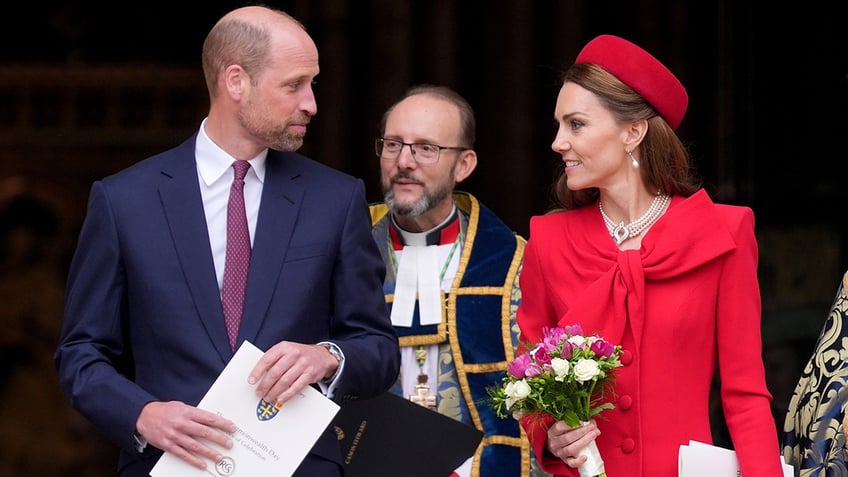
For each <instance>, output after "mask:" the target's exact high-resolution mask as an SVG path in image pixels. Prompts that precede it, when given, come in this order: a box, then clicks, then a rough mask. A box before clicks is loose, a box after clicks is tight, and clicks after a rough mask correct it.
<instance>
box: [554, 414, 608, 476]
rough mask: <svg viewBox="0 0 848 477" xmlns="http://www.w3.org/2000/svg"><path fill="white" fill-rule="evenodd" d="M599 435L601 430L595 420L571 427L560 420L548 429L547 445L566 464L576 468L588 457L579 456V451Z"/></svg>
mask: <svg viewBox="0 0 848 477" xmlns="http://www.w3.org/2000/svg"><path fill="white" fill-rule="evenodd" d="M599 435H601V431H600V430H599V429H598V426H597V425H596V424H595V421H589V422H588V423H586V424H584V425H582V426H580V427H570V426H569V425H568V424H566V423H565V422H563V421H558V422H555V423H554V425H552V426H551V427H550V428H549V429H548V440H547V443H546V444H545V445H546V447H547V449H548V452H550V453H551V454H553V455H555V456H557V457H558V458H560V459H562V461H563V462H565V465H567V466H569V467H571V468H575V469H576V468H577V467H580V466H581V465H583V463H584V462H586V459H587V457H586V456H585V455H581V456H578V455H577V453H578V452H580V450H581V449H583V448H584V447H586V446H588V445H589V443H591V442H592V441H593V440H594V439H595V438H596V437H598V436H599Z"/></svg>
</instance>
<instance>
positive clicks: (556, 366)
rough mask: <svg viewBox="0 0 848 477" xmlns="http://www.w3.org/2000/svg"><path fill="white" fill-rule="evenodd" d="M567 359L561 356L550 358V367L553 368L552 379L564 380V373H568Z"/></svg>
mask: <svg viewBox="0 0 848 477" xmlns="http://www.w3.org/2000/svg"><path fill="white" fill-rule="evenodd" d="M568 368H569V364H568V360H567V359H562V358H553V359H552V360H551V369H553V370H554V380H556V381H560V382H562V381H565V377H566V375H568Z"/></svg>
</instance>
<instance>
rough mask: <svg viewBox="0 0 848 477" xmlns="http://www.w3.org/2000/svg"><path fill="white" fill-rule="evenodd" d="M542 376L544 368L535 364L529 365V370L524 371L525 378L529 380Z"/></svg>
mask: <svg viewBox="0 0 848 477" xmlns="http://www.w3.org/2000/svg"><path fill="white" fill-rule="evenodd" d="M540 374H542V367H541V366H539V365H538V364H536V363H533V362H531V363H530V364H528V365H527V369H525V370H524V377H527V378H535V377H536V376H539V375H540Z"/></svg>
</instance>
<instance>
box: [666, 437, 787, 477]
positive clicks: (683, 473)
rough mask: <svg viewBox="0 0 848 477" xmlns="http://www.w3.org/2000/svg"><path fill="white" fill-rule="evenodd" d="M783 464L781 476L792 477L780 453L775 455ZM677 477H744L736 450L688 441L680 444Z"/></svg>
mask: <svg viewBox="0 0 848 477" xmlns="http://www.w3.org/2000/svg"><path fill="white" fill-rule="evenodd" d="M775 459H780V463H781V464H782V465H783V477H793V476H794V475H795V470H794V469H793V468H792V466H791V465H789V464H787V463H786V461H785V460H783V456H782V455H778V456H775ZM678 477H744V476H743V475H742V473H741V472H740V471H739V461H738V460H737V459H736V452H735V451H732V450H730V449H725V448H723V447H716V446H714V445H710V444H705V443H703V442H698V441H689V445H688V446H687V445H681V446H680V453H679V454H678Z"/></svg>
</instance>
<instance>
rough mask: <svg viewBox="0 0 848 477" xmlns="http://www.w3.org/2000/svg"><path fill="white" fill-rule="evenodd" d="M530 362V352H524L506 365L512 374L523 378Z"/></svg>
mask: <svg viewBox="0 0 848 477" xmlns="http://www.w3.org/2000/svg"><path fill="white" fill-rule="evenodd" d="M530 363H531V358H530V353H524V354H522V355H520V356H517V357H516V358H515V360H513V361H512V362H511V363H509V364H508V365H507V367H506V370H507V372H508V373H509V375H510V376H512V377H514V378H518V379H521V378H523V377H524V373H525V371H526V370H527V366H528V365H529V364H530Z"/></svg>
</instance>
